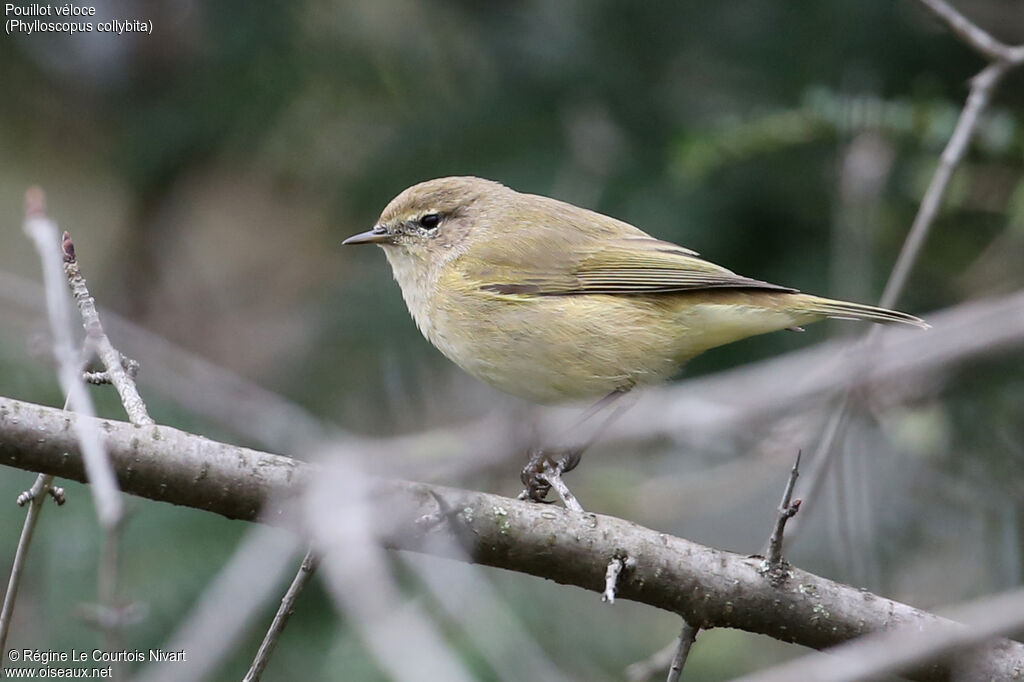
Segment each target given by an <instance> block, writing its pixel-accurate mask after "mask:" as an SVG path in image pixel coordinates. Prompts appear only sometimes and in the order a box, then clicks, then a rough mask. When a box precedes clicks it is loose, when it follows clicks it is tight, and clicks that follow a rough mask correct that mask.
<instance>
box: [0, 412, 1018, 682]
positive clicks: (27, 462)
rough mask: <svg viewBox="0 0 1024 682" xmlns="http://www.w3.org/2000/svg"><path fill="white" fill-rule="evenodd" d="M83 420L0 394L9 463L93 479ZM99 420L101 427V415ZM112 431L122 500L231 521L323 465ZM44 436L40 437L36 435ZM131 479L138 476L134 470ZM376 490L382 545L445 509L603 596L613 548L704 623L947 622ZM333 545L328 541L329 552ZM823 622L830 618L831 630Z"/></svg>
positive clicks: (394, 488)
mask: <svg viewBox="0 0 1024 682" xmlns="http://www.w3.org/2000/svg"><path fill="white" fill-rule="evenodd" d="M84 419H86V418H85V417H82V416H79V415H75V414H72V413H68V412H62V411H60V410H55V409H52V408H47V407H44V406H41V405H33V404H30V403H24V402H20V401H15V400H11V399H8V398H0V462H3V463H4V464H7V465H10V466H15V467H19V468H24V469H31V470H36V471H43V472H45V473H54V474H59V475H60V476H63V477H66V478H71V479H74V480H84V478H85V470H84V466H83V463H82V458H81V455H80V446H79V444H78V443H77V442H76V440H75V438H74V436H73V435H72V433H71V432H70V431H71V430H70V429H69V428H68V427H67V423H68V422H74V421H76V420H84ZM92 421H93V422H94V423H95V424H97V425H98V420H92ZM102 431H103V435H104V439H105V441H106V445H107V446H108V448H109V451H110V453H111V456H112V459H113V461H114V462H115V464H116V465H117V468H118V471H119V472H121V481H122V484H123V486H124V488H125V490H126V491H128V492H130V493H132V494H138V495H142V496H145V497H149V498H151V499H159V500H163V501H167V502H173V503H176V504H185V505H188V506H193V507H196V508H200V509H206V510H208V511H213V512H216V513H219V514H223V515H225V516H229V517H232V518H244V519H249V520H256V519H262V520H265V521H271V522H274V523H288V522H289V521H288V520H289V518H293V517H291V516H290V515H289V512H288V510H289V508H290V505H289V504H288V503H287V499H288V498H289V497H290V496H294V495H296V494H298V493H299V492H300V491H301V489H302V488H303V487H304V485H305V483H306V482H308V481H309V480H310V479H311V478H313V477H317V478H322V473H321V472H322V471H324V469H322V468H318V467H314V466H313V465H308V464H301V463H299V462H296V461H294V460H291V459H288V458H286V457H279V456H276V455H271V454H268V453H263V452H258V451H254V450H249V449H246V448H241V447H237V446H232V445H227V444H224V443H217V442H215V441H210V440H207V439H204V438H200V437H198V436H193V435H190V434H187V433H184V432H181V431H178V430H176V429H173V428H170V427H165V426H153V427H148V428H146V429H137V428H136V427H133V426H131V425H130V424H126V423H121V422H114V421H105V422H104V428H103V430H102ZM41 434H45V436H43V435H41ZM129 470H130V472H131V473H130V475H129V474H128V471H129ZM367 485H371V486H372V488H373V492H372V495H367V497H368V498H369V499H371V500H372V502H373V503H374V504H375V505H379V507H378V508H379V509H380V513H375V514H373V521H374V523H375V524H378V528H377V531H376V533H377V536H378V537H379V538H380V540H379V541H380V542H383V543H384V544H385V546H387V547H391V548H394V549H406V550H413V551H421V552H434V553H437V552H439V550H438V549H437V547H438V545H437V544H436V543H434V542H431V538H430V537H429V536H430V533H426V534H425V533H424V531H423V530H422V529H421V528H420V527H419V526H417V523H416V519H419V518H420V517H423V516H425V515H427V514H430V513H433V512H435V511H436V509H437V502H436V501H435V497H434V496H437V497H440V498H443V499H444V500H445V501H446V505H445V506H446V508H449V509H453V510H458V512H457V514H458V520H459V524H458V525H459V526H460V527H459V528H458V529H452V528H450V526H452V525H454V524H445V525H441V526H435V527H434V528H433V529H432V530H431V533H436V532H439V531H445V532H451V533H454V534H455V537H454V538H453V539H454V540H455V541H457V542H459V543H462V547H463V551H464V553H463V552H459V553H458V554H457V555H456V556H454V558H457V559H462V560H465V559H466V557H467V556H468V557H472V560H473V561H475V562H477V563H480V564H486V565H490V566H499V567H503V568H507V569H511V570H516V571H519V572H523V573H527V574H530V575H536V576H541V577H545V578H549V579H552V580H555V581H558V582H561V583H567V584H573V585H578V586H580V587H583V588H585V589H590V590H594V591H596V592H600V591H602V590H603V588H604V584H605V580H604V578H605V573H606V569H607V557H609V556H611V555H613V554H614V553H615V552H616V551H622V552H625V553H627V554H628V555H629V556H631V557H635V558H636V559H637V565H636V566H635V567H634V568H633V569H632V572H631V574H630V580H629V581H627V582H625V583H621V584H619V585H618V590H617V598H619V599H631V600H634V601H639V602H642V603H645V604H649V605H652V606H656V607H658V608H662V609H666V610H668V611H672V612H674V613H678V614H679V615H680V616H682V617H683V618H685V619H686V621H687V622H689V623H691V624H692V625H694V626H699V627H702V628H704V627H735V628H740V629H744V630H747V631H750V632H757V633H762V634H768V635H770V636H773V637H776V638H778V639H782V640H785V641H791V642H796V643H800V644H803V645H805V646H810V647H814V648H825V647H828V646H834V645H836V644H839V643H841V642H845V641H848V640H850V639H853V638H855V637H858V636H860V635H862V634H865V633H868V632H874V631H878V630H883V629H891V628H893V627H896V626H897V625H900V624H907V625H910V626H914V627H924V626H925V625H926V624H929V623H948V622H949V621H945V620H943V619H940V618H938V617H937V616H934V615H931V614H928V613H926V612H923V611H919V610H917V609H914V608H912V607H909V606H906V605H904V604H900V603H898V602H894V601H891V600H888V599H885V598H883V597H879V596H875V595H872V594H869V593H866V592H863V591H860V590H857V589H854V588H852V587H848V586H845V585H841V584H838V583H834V582H832V581H829V580H826V579H824V578H821V577H818V576H815V575H813V574H810V573H807V572H805V571H801V570H799V569H796V568H792V569H790V572H791V574H792V577H791V579H790V580H788V581H786V583H785V584H783V585H781V586H772V585H770V584H769V583H768V582H767V581H765V580H764V578H763V577H762V576H761V575H760V573H759V572H758V568H759V565H760V562H759V561H758V560H757V559H753V558H750V557H744V556H739V555H736V554H732V553H729V552H723V551H719V550H715V549H710V548H707V547H702V546H700V545H698V544H695V543H692V542H689V541H687V540H683V539H681V538H675V537H671V536H668V535H665V534H663V533H657V532H655V531H651V530H648V529H645V528H642V527H639V526H637V525H635V524H632V523H629V522H626V521H622V520H620V519H616V518H613V517H608V516H602V515H600V514H589V513H588V514H578V513H574V512H569V511H568V510H563V509H560V508H557V507H552V506H550V505H539V504H532V503H524V502H518V501H516V500H511V499H508V498H504V497H499V496H496V495H488V494H485V493H476V492H471V491H464V490H455V489H450V488H443V487H437V486H427V485H424V484H417V483H409V482H403V481H385V480H380V479H368V482H367ZM322 549H323V550H324V551H329V550H330V549H331V546H330V544H328V545H327V546H324V547H323V548H322ZM823 619H825V620H826V621H827V623H826V622H823ZM978 660H979V662H977V663H976V665H975V671H977V672H978V673H979V674H985V675H989V676H991V677H993V678H995V679H1001V678H1005V677H1007V676H1008V675H1009V674H1011V673H1010V671H1012V670H1013V666H1015V665H1018V664H1020V663H1021V662H1022V661H1024V645H1022V644H1020V643H1014V642H1008V641H1002V642H999V643H996V644H993V645H989V646H987V647H986V648H985V649H984V650H983V655H981V657H980V658H979V659H978ZM947 672H948V662H939V663H935V664H929V665H928V666H924V667H920V668H917V669H915V670H914V671H912V672H911V676H912V677H914V678H915V679H921V680H940V679H945V675H946V674H947Z"/></svg>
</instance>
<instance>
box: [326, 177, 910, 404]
mask: <svg viewBox="0 0 1024 682" xmlns="http://www.w3.org/2000/svg"><path fill="white" fill-rule="evenodd" d="M344 243H345V244H377V245H378V246H380V247H382V248H383V249H384V253H385V255H386V256H387V259H388V262H389V263H391V269H392V270H393V272H394V276H395V279H396V280H397V281H398V285H399V286H400V287H401V289H402V296H403V298H404V299H405V303H406V305H407V306H408V308H409V312H410V313H411V314H412V317H413V319H414V320H415V321H416V325H417V326H418V327H419V329H420V331H422V332H423V335H424V336H426V337H427V339H428V340H429V341H430V342H431V343H432V344H434V345H435V346H436V347H437V348H438V349H439V350H440V351H441V352H442V353H444V354H445V355H446V356H447V357H448V358H449V359H451V360H452V361H453V362H454V363H455V364H457V365H458V366H459V367H461V368H462V369H464V370H466V371H467V372H469V373H470V374H472V375H473V376H475V377H478V378H480V379H482V380H484V381H486V382H487V383H489V384H491V385H492V386H494V387H496V388H498V389H500V390H502V391H505V392H506V393H511V394H512V395H516V396H519V397H522V398H526V399H527V400H530V401H533V402H538V403H556V402H563V401H568V400H582V399H597V398H601V397H604V396H607V395H611V394H615V393H621V392H624V391H628V390H629V389H631V388H633V387H634V386H637V385H642V384H650V383H654V382H658V381H662V380H664V379H667V378H668V377H670V376H671V375H673V374H674V373H675V372H677V371H678V369H679V367H680V366H681V365H682V364H683V363H685V362H686V361H687V360H689V359H690V358H692V357H694V356H696V355H698V354H700V353H703V352H704V351H706V350H708V349H709V348H714V347H715V346H721V345H723V344H726V343H731V342H733V341H738V340H739V339H743V338H746V337H748V336H754V335H756V334H764V333H766V332H771V331H776V330H780V329H787V328H793V327H798V326H800V325H805V324H808V323H810V322H817V321H818V320H822V319H825V318H827V317H836V318H844V319H854V320H870V321H872V322H897V323H903V324H909V325H914V326H917V327H927V326H928V325H926V324H925V323H924V322H922V321H921V320H920V319H918V318H916V317H914V316H913V315H908V314H906V313H901V312H897V311H894V310H886V309H884V308H876V307H873V306H868V305H861V304H859V303H849V302H846V301H836V300H831V299H828V298H821V297H818V296H811V295H809V294H802V293H800V292H799V291H797V290H796V289H791V288H789V287H784V286H779V285H777V284H769V283H768V282H761V281H759V280H756V279H750V278H749V277H743V276H742V275H737V274H736V273H734V272H732V271H730V270H727V269H725V268H723V267H721V266H720V265H715V264H714V263H711V262H709V261H707V260H704V259H703V258H701V257H700V256H699V255H698V254H697V253H696V252H695V251H691V250H690V249H687V248H685V247H682V246H679V245H677V244H673V243H671V242H666V241H662V240H660V239H657V238H655V237H652V236H651V235H649V234H647V233H646V232H644V231H642V230H640V229H637V228H636V227H633V226H632V225H630V224H629V223H625V222H622V221H621V220H616V219H615V218H610V217H608V216H606V215H602V214H600V213H595V212H594V211H589V210H587V209H585V208H580V207H578V206H573V205H572V204H568V203H565V202H563V201H558V200H556V199H550V198H548V197H543V196H537V195H534V194H521V193H520V192H516V191H515V190H512V189H509V188H508V187H505V186H504V185H501V184H499V183H497V182H493V181H490V180H483V179H481V178H475V177H449V178H438V179H435V180H428V181H426V182H422V183H420V184H418V185H414V186H412V187H410V188H408V189H406V190H405V191H403V192H402V193H401V194H399V195H398V196H397V197H395V198H394V199H393V200H392V201H391V203H390V204H388V205H387V208H385V209H384V212H383V213H382V214H381V216H380V220H378V221H377V224H376V225H375V226H374V227H373V229H371V230H369V231H368V232H363V233H362V234H357V235H354V236H352V237H349V238H348V239H346V240H345V241H344Z"/></svg>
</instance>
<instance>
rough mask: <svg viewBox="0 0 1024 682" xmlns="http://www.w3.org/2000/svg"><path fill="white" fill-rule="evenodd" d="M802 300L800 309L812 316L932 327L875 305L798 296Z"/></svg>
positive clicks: (909, 316)
mask: <svg viewBox="0 0 1024 682" xmlns="http://www.w3.org/2000/svg"><path fill="white" fill-rule="evenodd" d="M797 295H798V296H800V298H801V299H802V300H801V301H800V306H799V309H800V311H801V312H807V313H810V314H811V315H823V316H825V317H835V318H838V319H842V320H869V321H871V322H884V323H887V324H909V325H913V326H914V327H920V328H921V329H929V328H930V327H931V325H929V324H928V323H927V322H925V321H924V320H922V319H921V318H919V317H914V316H913V315H909V314H907V313H901V312H899V311H898V310H889V309H887V308H878V307H876V306H873V305H864V304H862V303H850V302H849V301H835V300H833V299H830V298H820V297H818V296H810V295H807V294H797Z"/></svg>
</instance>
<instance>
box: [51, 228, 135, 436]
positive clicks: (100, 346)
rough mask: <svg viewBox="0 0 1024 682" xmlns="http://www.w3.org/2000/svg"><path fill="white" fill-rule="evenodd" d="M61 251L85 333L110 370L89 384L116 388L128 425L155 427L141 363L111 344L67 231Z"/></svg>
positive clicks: (62, 240)
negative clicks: (143, 392)
mask: <svg viewBox="0 0 1024 682" xmlns="http://www.w3.org/2000/svg"><path fill="white" fill-rule="evenodd" d="M61 251H62V254H63V256H64V273H65V275H66V276H67V280H68V284H69V285H70V286H71V293H72V294H73V295H74V297H75V302H76V303H77V304H78V311H79V312H80V313H81V315H82V325H83V326H84V327H85V333H86V334H87V335H88V338H89V342H90V343H91V344H92V345H93V347H95V349H96V354H97V355H99V358H100V360H101V361H102V362H103V366H104V367H105V368H106V369H105V371H103V372H101V373H98V374H97V373H93V374H92V375H91V377H90V376H87V377H86V380H87V381H88V380H90V379H92V380H93V381H92V382H91V383H100V381H99V380H100V379H102V382H103V383H106V382H109V383H111V384H113V386H114V388H116V389H117V393H118V395H119V396H121V404H122V405H123V406H124V411H125V412H127V413H128V421H130V422H131V423H132V424H135V425H136V426H148V425H150V424H152V423H153V419H152V417H150V416H149V412H148V411H147V410H146V403H145V402H144V401H143V400H142V396H140V395H139V391H138V389H137V388H136V386H135V378H134V375H135V373H136V372H138V363H137V362H135V361H134V360H131V359H129V358H126V357H124V356H123V355H121V353H120V351H118V350H117V349H116V348H114V345H113V344H112V343H111V342H110V338H109V337H107V334H106V332H104V331H103V325H102V324H101V323H100V315H99V313H98V312H96V301H95V299H93V297H92V296H91V295H90V294H89V288H88V287H87V286H86V284H85V277H83V276H82V270H81V267H80V266H79V265H78V257H77V255H76V254H75V244H74V242H73V241H71V235H70V234H68V232H67V231H65V232H64V235H63V236H62V238H61Z"/></svg>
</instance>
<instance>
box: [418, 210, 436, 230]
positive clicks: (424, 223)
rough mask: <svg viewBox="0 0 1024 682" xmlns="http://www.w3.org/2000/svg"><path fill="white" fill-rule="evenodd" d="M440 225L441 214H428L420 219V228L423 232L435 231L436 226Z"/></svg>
mask: <svg viewBox="0 0 1024 682" xmlns="http://www.w3.org/2000/svg"><path fill="white" fill-rule="evenodd" d="M440 224H441V214H439V213H428V214H426V215H425V216H423V217H422V218H420V227H422V228H423V229H425V230H436V229H437V226H438V225H440Z"/></svg>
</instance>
